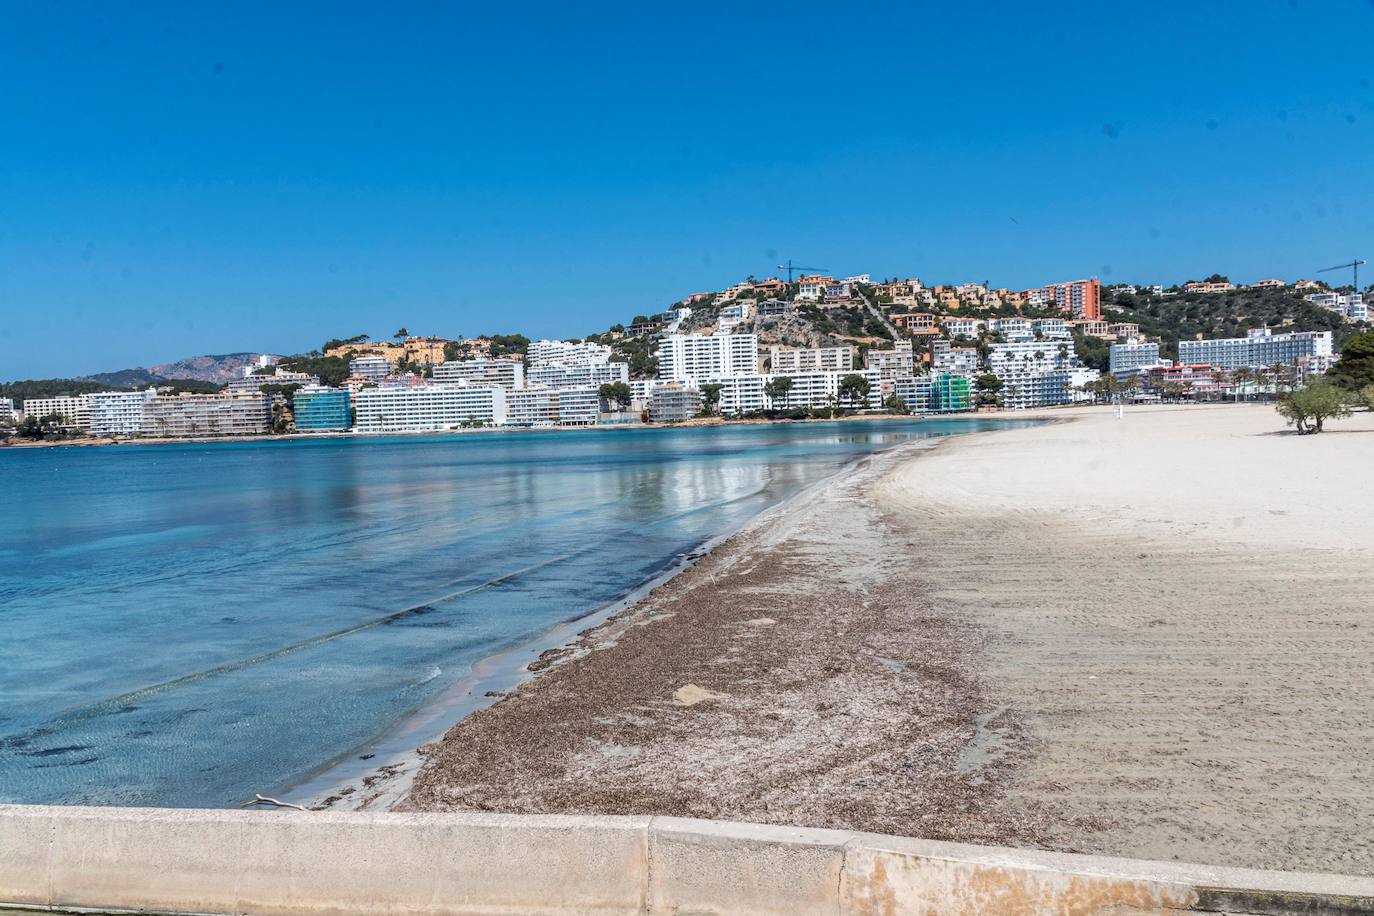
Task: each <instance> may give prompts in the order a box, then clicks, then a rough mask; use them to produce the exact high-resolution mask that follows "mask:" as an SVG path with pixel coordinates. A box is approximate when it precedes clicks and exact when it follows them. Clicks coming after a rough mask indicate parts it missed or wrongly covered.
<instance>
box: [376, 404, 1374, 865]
mask: <svg viewBox="0 0 1374 916" xmlns="http://www.w3.org/2000/svg"><path fill="white" fill-rule="evenodd" d="M1055 415H1056V416H1055V419H1062V420H1069V419H1074V420H1075V422H1072V423H1069V422H1058V423H1042V424H1039V425H1037V426H1036V427H1035V428H1033V429H1010V430H995V431H989V432H987V433H984V434H981V435H977V436H974V435H967V436H954V437H950V438H947V439H941V440H936V441H935V442H934V443H933V444H930V443H927V446H928V447H927V448H924V449H916V450H913V451H905V450H902V451H901V453H900V455H897V454H895V453H896V452H898V450H893V452H888V453H883V454H881V455H878V456H875V457H874V458H873V459H872V460H871V465H870V467H869V471H868V472H866V473H858V472H856V473H854V474H851V475H849V476H847V477H846V478H844V479H843V480H839V481H833V482H832V484H831V486H830V487H828V488H826V489H825V490H823V491H820V492H819V493H816V494H812V496H811V498H810V499H809V500H807V501H804V502H799V503H798V504H795V505H793V506H790V507H789V511H788V512H786V513H781V514H779V516H778V517H776V518H774V519H772V521H771V523H770V524H766V525H760V526H757V527H756V528H754V529H752V530H751V531H750V532H747V533H744V534H741V535H740V536H739V537H737V538H736V539H734V540H732V541H731V542H730V543H728V544H726V545H724V546H722V548H721V549H718V550H717V551H715V552H713V553H712V554H710V555H709V556H707V557H705V558H703V559H702V560H701V561H699V562H698V563H697V564H696V565H695V566H694V567H693V568H692V569H691V570H690V571H689V572H688V573H687V574H686V575H681V576H678V577H676V578H674V579H673V580H672V581H671V582H669V583H667V584H666V585H665V586H663V587H662V588H660V589H658V590H657V592H656V593H655V594H653V595H651V596H649V597H648V598H646V600H645V601H643V602H641V603H640V604H639V605H638V606H636V607H635V608H633V609H631V610H629V611H627V612H625V613H623V614H621V615H619V616H618V617H617V618H615V619H613V620H611V621H610V622H608V623H607V624H604V625H602V626H601V627H595V628H591V629H589V631H587V632H584V633H583V634H582V636H581V638H580V639H579V641H578V643H577V646H576V649H577V652H576V654H574V655H572V656H570V657H568V658H566V659H564V660H562V661H561V663H559V664H556V665H554V666H553V667H551V668H549V669H548V670H546V671H545V672H543V673H542V674H541V675H540V676H539V677H537V678H534V679H531V680H529V681H527V682H526V683H525V684H524V685H523V686H522V687H521V689H519V690H517V691H514V692H512V693H511V694H509V695H507V696H505V697H502V698H501V699H500V700H499V702H497V703H495V704H494V705H492V706H490V707H487V708H485V709H483V710H480V711H478V712H475V713H473V714H472V715H470V716H468V717H467V718H465V719H463V720H462V721H460V722H459V723H458V724H457V725H455V726H454V728H453V729H451V730H450V731H449V733H448V734H447V735H446V736H445V738H444V739H443V740H442V741H440V742H438V743H437V744H435V745H433V746H431V747H428V748H426V749H425V756H426V762H425V765H424V767H423V769H422V770H421V772H420V773H419V774H418V775H417V777H416V779H415V782H414V785H413V787H412V789H411V792H410V795H409V798H408V799H407V800H405V801H404V803H402V804H400V805H398V807H399V808H401V809H402V810H420V811H484V812H497V813H511V814H530V813H540V814H587V813H596V812H603V813H604V812H607V811H614V812H617V813H624V814H637V815H651V816H658V815H665V816H687V817H707V818H718V819H739V820H748V821H753V822H759V823H772V824H793V825H798V826H807V827H819V828H830V829H855V830H863V831H869V832H880V833H891V834H897V835H903V836H913V837H922V838H925V839H933V840H952V841H956V842H973V843H983V844H996V845H1009V846H1021V847H1037V848H1045V849H1052V850H1056V851H1061V852H1086V853H1093V854H1099V855H1113V856H1131V857H1140V858H1154V859H1164V860H1168V859H1174V860H1182V861H1198V862H1204V863H1210V864H1216V865H1231V866H1244V867H1249V868H1278V869H1301V870H1318V871H1331V872H1340V873H1346V874H1350V873H1361V872H1364V873H1368V872H1370V871H1371V870H1374V829H1371V828H1369V827H1368V824H1371V823H1374V797H1371V796H1370V795H1369V794H1368V792H1367V791H1366V790H1365V787H1367V785H1368V784H1369V783H1370V782H1371V781H1372V780H1374V726H1371V724H1370V723H1369V721H1368V717H1367V715H1366V711H1367V709H1368V708H1369V707H1370V706H1371V705H1374V678H1370V677H1368V676H1367V672H1368V670H1369V662H1368V659H1369V658H1370V657H1374V627H1370V626H1368V625H1367V609H1366V608H1365V606H1364V601H1363V597H1362V596H1365V595H1368V594H1369V593H1370V592H1371V591H1374V564H1371V563H1369V560H1370V558H1371V555H1372V554H1374V549H1371V548H1370V547H1369V545H1370V544H1371V543H1374V497H1372V496H1371V494H1369V493H1367V492H1365V488H1363V487H1353V489H1354V490H1355V491H1356V492H1354V493H1353V494H1352V492H1351V491H1352V485H1351V484H1352V482H1353V481H1356V480H1362V479H1363V477H1364V476H1365V475H1366V474H1367V467H1368V466H1370V461H1371V459H1374V415H1371V414H1358V415H1356V417H1355V418H1352V420H1350V421H1346V422H1345V423H1343V424H1342V425H1340V426H1335V425H1333V426H1332V427H1331V428H1330V429H1329V430H1328V432H1327V433H1325V434H1323V436H1319V437H1298V436H1295V435H1292V434H1291V433H1287V432H1285V431H1284V428H1283V424H1282V421H1281V419H1279V418H1278V417H1277V415H1276V414H1275V413H1274V412H1273V411H1272V410H1271V409H1268V407H1267V406H1261V407H1251V406H1245V405H1240V406H1237V405H1217V406H1207V407H1192V406H1190V407H1177V408H1172V407H1163V408H1137V409H1134V410H1131V409H1128V410H1127V412H1126V414H1125V417H1124V418H1122V419H1117V418H1116V417H1115V415H1114V411H1112V410H1110V409H1107V410H1103V409H1097V410H1081V411H1073V412H1067V411H1065V412H1055ZM1020 416H1021V417H1023V418H1025V419H1031V418H1032V417H1033V416H1034V415H1033V414H1021V415H1020ZM1338 430H1339V432H1338ZM1315 467H1320V468H1321V469H1322V473H1320V474H1315V473H1311V471H1310V469H1311V468H1315ZM1304 468H1305V469H1308V470H1307V472H1304V471H1303V469H1304ZM1238 484H1239V486H1238ZM1275 497H1279V498H1280V505H1281V506H1282V508H1281V509H1280V508H1278V506H1276V505H1275V502H1274V498H1275ZM1223 510H1224V511H1223Z"/></svg>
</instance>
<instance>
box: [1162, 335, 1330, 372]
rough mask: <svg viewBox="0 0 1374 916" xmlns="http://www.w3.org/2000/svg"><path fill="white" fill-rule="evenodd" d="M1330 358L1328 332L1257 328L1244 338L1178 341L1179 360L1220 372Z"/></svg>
mask: <svg viewBox="0 0 1374 916" xmlns="http://www.w3.org/2000/svg"><path fill="white" fill-rule="evenodd" d="M1304 356H1317V357H1323V356H1324V357H1330V356H1333V352H1332V349H1331V332H1330V331H1296V332H1294V333H1292V334H1273V333H1270V331H1269V330H1268V329H1267V328H1258V329H1255V330H1253V331H1251V332H1250V335H1249V336H1247V337H1225V338H1219V339H1216V340H1180V341H1179V342H1178V361H1179V362H1181V363H1187V364H1190V365H1208V366H1216V367H1217V368H1219V369H1241V368H1246V369H1255V368H1259V367H1261V366H1273V365H1277V364H1284V365H1296V364H1297V361H1298V359H1299V358H1300V357H1304Z"/></svg>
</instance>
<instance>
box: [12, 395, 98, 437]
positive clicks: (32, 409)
mask: <svg viewBox="0 0 1374 916" xmlns="http://www.w3.org/2000/svg"><path fill="white" fill-rule="evenodd" d="M23 412H24V415H25V416H29V417H35V418H37V419H42V418H43V417H46V416H48V415H49V414H60V415H61V416H62V417H63V418H64V419H65V420H66V422H65V423H63V424H62V426H64V427H67V428H75V429H90V428H91V402H90V395H86V394H82V395H76V396H74V397H58V398H26V399H25V400H24V403H23Z"/></svg>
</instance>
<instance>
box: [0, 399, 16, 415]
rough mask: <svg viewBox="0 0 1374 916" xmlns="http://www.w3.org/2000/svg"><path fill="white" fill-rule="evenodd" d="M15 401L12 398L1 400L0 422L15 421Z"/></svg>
mask: <svg viewBox="0 0 1374 916" xmlns="http://www.w3.org/2000/svg"><path fill="white" fill-rule="evenodd" d="M15 413H16V412H15V409H14V401H13V400H11V399H10V398H0V420H14V419H15Z"/></svg>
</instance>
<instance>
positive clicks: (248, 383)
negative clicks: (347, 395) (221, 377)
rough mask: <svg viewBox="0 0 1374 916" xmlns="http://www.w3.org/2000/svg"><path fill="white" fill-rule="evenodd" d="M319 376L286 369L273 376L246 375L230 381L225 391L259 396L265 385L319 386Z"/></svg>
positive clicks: (279, 370)
mask: <svg viewBox="0 0 1374 916" xmlns="http://www.w3.org/2000/svg"><path fill="white" fill-rule="evenodd" d="M319 383H320V379H319V377H318V376H314V375H311V374H310V373H308V372H291V371H289V370H286V369H278V370H277V371H276V372H275V373H274V374H272V375H252V374H248V375H244V376H243V377H242V378H236V379H230V380H229V384H228V385H226V386H225V389H226V390H227V391H228V392H229V393H230V394H257V393H258V392H259V391H260V389H261V388H262V386H263V385H300V386H301V387H305V386H306V385H318V384H319Z"/></svg>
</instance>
